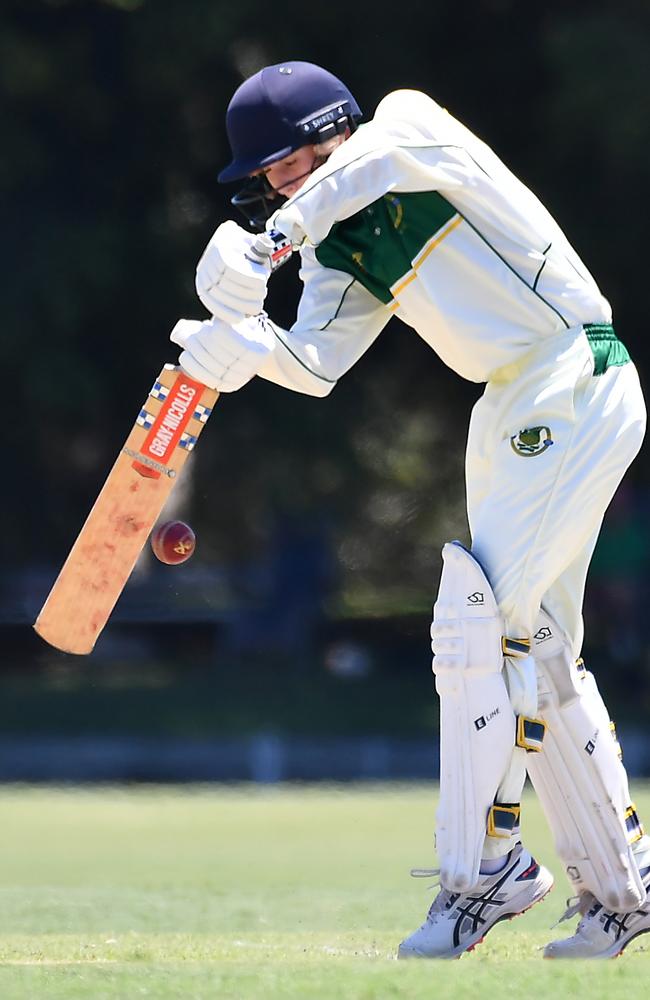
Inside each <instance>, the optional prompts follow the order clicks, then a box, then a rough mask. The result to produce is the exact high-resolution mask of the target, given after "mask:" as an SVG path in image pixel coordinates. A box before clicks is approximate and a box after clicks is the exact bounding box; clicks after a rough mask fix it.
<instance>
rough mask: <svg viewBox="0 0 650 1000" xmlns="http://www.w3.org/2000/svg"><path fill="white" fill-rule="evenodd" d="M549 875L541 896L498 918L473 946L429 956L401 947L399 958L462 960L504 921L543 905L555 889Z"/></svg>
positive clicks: (543, 884)
mask: <svg viewBox="0 0 650 1000" xmlns="http://www.w3.org/2000/svg"><path fill="white" fill-rule="evenodd" d="M548 874H549V880H548V881H547V882H543V883H541V885H540V887H541V893H540V895H538V896H536V897H535V898H534V899H531V901H530V903H528V905H527V906H525V907H524V908H523V910H517V912H516V913H503V914H502V915H501V916H500V917H497V918H496V920H495V921H494V923H492V924H490V926H489V927H488V929H487V930H486V931H485V932H484V933H483V934H482V935H481V937H479V938H477V939H476V940H475V941H472V943H471V944H469V945H463V946H462V947H459V948H456V949H455V950H454V951H451V952H449V953H448V954H447V955H427V954H425V953H424V952H420V951H406V952H402V951H401V947H400V950H398V952H397V957H398V958H399V959H407V958H428V959H439V958H441V959H443V960H445V961H448V960H450V959H458V958H462V957H463V955H465V954H467V953H468V952H470V951H474V949H475V948H478V946H479V945H480V944H482V943H483V941H485V939H486V937H487V936H488V934H489V933H490V931H491V930H492V928H493V927H496V925H497V924H500V923H502V921H504V920H514V919H515V917H522V916H523V915H524V913H528V911H529V910H531V909H532V908H533V906H536V905H537V903H541V902H542V900H543V899H545V898H546V897H547V896H548V894H549V892H550V891H551V889H552V888H553V884H554V883H553V878H552V876H551V874H550V872H549V873H548Z"/></svg>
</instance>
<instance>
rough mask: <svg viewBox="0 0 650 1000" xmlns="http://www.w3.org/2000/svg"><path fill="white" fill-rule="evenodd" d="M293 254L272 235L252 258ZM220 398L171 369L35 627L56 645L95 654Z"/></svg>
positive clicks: (277, 260) (157, 385)
mask: <svg viewBox="0 0 650 1000" xmlns="http://www.w3.org/2000/svg"><path fill="white" fill-rule="evenodd" d="M292 250H293V247H292V245H291V241H290V240H288V239H287V237H286V236H284V235H283V234H282V233H279V232H268V233H263V234H262V235H261V236H259V237H258V239H257V240H256V242H255V244H254V245H253V246H252V247H251V248H250V251H249V254H250V259H251V260H254V261H256V262H263V261H268V262H270V265H271V271H275V270H277V268H278V267H280V266H281V265H282V264H284V263H285V262H286V261H287V260H289V258H290V257H291V254H292ZM218 395H219V394H218V393H217V392H215V391H214V390H213V389H208V388H207V386H205V385H202V383H200V382H195V381H194V380H192V379H191V378H189V377H188V376H187V375H185V374H184V372H182V371H181V370H180V369H179V368H177V367H175V366H174V365H165V367H164V368H163V370H162V371H161V373H160V375H159V376H158V378H157V379H156V381H155V382H154V384H153V388H152V389H151V392H150V393H149V396H148V398H147V400H146V401H145V403H144V406H143V407H142V409H141V410H140V413H139V414H138V416H137V418H136V421H135V424H134V425H133V429H132V431H131V433H130V434H129V436H128V438H127V439H126V443H125V445H124V447H123V448H122V450H121V452H120V454H119V455H118V457H117V461H116V462H115V465H114V466H113V468H112V469H111V471H110V473H109V476H108V479H107V480H106V482H105V483H104V486H103V488H102V491H101V493H100V494H99V496H98V497H97V500H96V501H95V505H94V507H93V509H92V510H91V512H90V514H89V515H88V518H87V520H86V523H85V524H84V526H83V528H82V529H81V533H80V535H79V537H78V538H77V540H76V542H75V543H74V545H73V547H72V549H71V551H70V555H69V556H68V558H67V559H66V561H65V563H64V565H63V568H62V570H61V572H60V573H59V575H58V577H57V579H56V581H55V583H54V586H53V587H52V590H51V591H50V595H49V597H48V598H47V600H46V602H45V604H44V605H43V607H42V609H41V612H40V614H39V616H38V618H37V619H36V622H35V623H34V628H35V629H36V631H37V632H38V634H39V635H40V636H41V638H42V639H45V641H46V642H49V643H50V645H52V646H56V648H57V649H61V650H63V651H64V652H66V653H82V654H83V653H90V652H91V651H92V649H93V647H94V645H95V642H96V641H97V638H98V636H99V634H100V632H101V631H102V629H103V628H104V625H105V624H106V622H107V621H108V619H109V617H110V614H111V612H112V610H113V608H114V607H115V604H116V603H117V599H118V597H119V596H120V594H121V593H122V590H123V589H124V586H125V584H126V581H127V580H128V578H129V576H130V575H131V572H132V570H133V567H134V566H135V563H136V561H137V558H138V556H139V554H140V552H141V551H142V547H143V546H144V544H145V542H146V540H147V538H148V537H149V534H150V533H151V529H152V528H153V526H154V524H155V523H156V521H157V519H158V516H159V514H160V512H161V510H162V508H163V506H164V504H165V501H166V500H167V497H168V496H169V494H170V493H171V491H172V489H173V488H174V485H175V483H176V480H177V479H178V476H179V475H180V472H181V469H182V468H183V466H184V465H185V462H186V461H187V456H188V454H189V453H190V451H192V449H193V448H194V445H195V444H196V442H197V440H198V437H199V434H200V433H201V431H202V430H203V427H204V425H205V423H206V421H207V419H208V417H209V416H210V414H211V413H212V410H213V408H214V404H215V403H216V401H217V397H218Z"/></svg>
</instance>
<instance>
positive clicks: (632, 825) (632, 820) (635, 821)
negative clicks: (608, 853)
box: [625, 802, 645, 844]
mask: <svg viewBox="0 0 650 1000" xmlns="http://www.w3.org/2000/svg"><path fill="white" fill-rule="evenodd" d="M625 829H626V830H627V839H628V843H629V844H635V843H636V842H637V840H641V837H643V835H644V834H645V830H644V829H643V823H642V822H641V820H640V819H639V814H638V812H637V811H636V805H635V804H634V802H631V803H630V805H629V806H628V808H627V809H626V810H625Z"/></svg>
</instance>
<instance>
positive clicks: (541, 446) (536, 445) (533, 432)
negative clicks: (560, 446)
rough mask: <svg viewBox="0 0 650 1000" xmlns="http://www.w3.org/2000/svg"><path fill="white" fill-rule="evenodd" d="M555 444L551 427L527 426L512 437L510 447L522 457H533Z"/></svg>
mask: <svg viewBox="0 0 650 1000" xmlns="http://www.w3.org/2000/svg"><path fill="white" fill-rule="evenodd" d="M552 444H553V438H552V437H551V428H550V427H525V428H524V429H523V430H522V431H519V432H518V433H517V434H513V435H512V437H511V438H510V447H511V448H512V450H513V451H514V452H516V453H517V455H521V456H522V458H533V457H534V456H535V455H541V454H542V452H543V451H546V449H547V448H550V447H551V445H552Z"/></svg>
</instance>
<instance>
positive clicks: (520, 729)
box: [515, 715, 546, 753]
mask: <svg viewBox="0 0 650 1000" xmlns="http://www.w3.org/2000/svg"><path fill="white" fill-rule="evenodd" d="M545 734H546V723H545V722H544V721H543V720H542V719H528V718H526V716H525V715H518V716H517V736H516V738H515V746H518V747H521V748H522V749H523V750H525V751H526V752H527V753H539V752H540V751H541V749H542V744H543V742H544V736H545Z"/></svg>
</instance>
